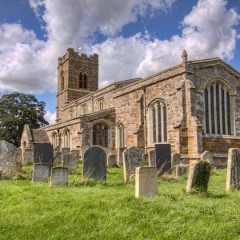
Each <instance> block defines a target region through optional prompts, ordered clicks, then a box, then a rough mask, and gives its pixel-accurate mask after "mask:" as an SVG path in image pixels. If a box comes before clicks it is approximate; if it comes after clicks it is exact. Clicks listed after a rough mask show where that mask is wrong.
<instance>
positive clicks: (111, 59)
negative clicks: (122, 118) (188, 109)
mask: <svg viewBox="0 0 240 240" xmlns="http://www.w3.org/2000/svg"><path fill="white" fill-rule="evenodd" d="M174 1H175V0H128V1H118V0H115V1H113V0H102V1H99V0H88V1H82V0H69V1H61V3H60V1H51V0H29V4H30V6H31V7H32V9H33V10H34V11H35V13H36V15H37V16H38V17H39V19H40V21H41V22H42V23H43V25H42V27H43V28H44V29H45V31H46V39H47V40H46V41H43V40H39V39H37V37H36V35H35V33H34V32H33V31H29V30H26V29H24V28H23V26H21V25H20V24H2V25H0V81H1V84H0V91H6V90H11V91H12V90H16V91H28V92H32V93H40V92H41V91H42V92H44V91H46V90H48V91H49V90H50V91H51V90H52V91H55V90H56V66H57V61H56V60H57V58H58V57H59V56H61V55H63V54H64V52H65V50H66V49H67V48H68V47H75V48H76V47H77V46H79V45H80V46H83V48H84V49H85V50H86V51H87V52H88V53H91V52H96V53H99V55H100V86H104V85H106V84H108V83H111V82H113V81H118V80H124V79H128V78H132V77H143V76H147V75H149V74H152V73H155V72H158V71H160V70H162V69H164V68H167V67H170V66H172V65H174V64H178V63H179V62H180V56H181V51H182V49H183V48H185V49H186V50H187V51H188V54H189V58H190V59H197V58H206V57H215V56H219V57H222V58H225V59H226V60H230V59H231V58H232V57H233V54H234V50H235V46H236V40H237V32H236V30H235V26H236V25H237V24H238V23H239V16H238V14H237V12H236V11H235V10H234V9H227V8H226V4H227V2H226V0H218V1H215V0H199V1H198V3H197V5H196V6H194V7H193V9H192V11H191V12H190V13H189V14H188V15H187V16H185V17H184V19H183V21H182V23H181V34H179V35H174V36H172V37H171V38H170V39H165V40H161V39H157V38H155V39H152V37H151V36H149V35H150V34H149V33H148V32H146V33H142V34H140V33H138V34H135V35H134V36H130V37H128V38H123V37H121V36H120V31H121V30H122V28H123V26H125V25H126V24H128V23H130V22H135V21H137V19H138V17H147V16H154V14H155V12H156V11H159V10H162V11H166V10H167V9H169V8H171V6H172V4H173V3H174ZM96 33H101V34H103V35H105V36H106V37H107V40H105V41H103V42H102V43H94V36H95V34H96Z"/></svg>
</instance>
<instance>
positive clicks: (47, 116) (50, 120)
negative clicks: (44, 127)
mask: <svg viewBox="0 0 240 240" xmlns="http://www.w3.org/2000/svg"><path fill="white" fill-rule="evenodd" d="M44 118H45V119H46V120H47V121H48V123H49V124H54V123H55V120H56V112H54V113H52V112H50V111H47V112H46V114H45V116H44Z"/></svg>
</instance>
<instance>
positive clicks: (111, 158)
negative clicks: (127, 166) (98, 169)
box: [107, 154, 117, 167]
mask: <svg viewBox="0 0 240 240" xmlns="http://www.w3.org/2000/svg"><path fill="white" fill-rule="evenodd" d="M116 164H117V156H116V155H112V154H111V155H108V156H107V166H108V167H115V166H116Z"/></svg>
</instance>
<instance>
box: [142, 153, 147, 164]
mask: <svg viewBox="0 0 240 240" xmlns="http://www.w3.org/2000/svg"><path fill="white" fill-rule="evenodd" d="M142 159H143V164H144V165H148V153H147V152H146V153H143V155H142Z"/></svg>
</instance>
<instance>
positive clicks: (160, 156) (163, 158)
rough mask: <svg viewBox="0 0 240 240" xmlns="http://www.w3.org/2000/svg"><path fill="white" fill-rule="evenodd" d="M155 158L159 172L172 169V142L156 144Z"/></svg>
mask: <svg viewBox="0 0 240 240" xmlns="http://www.w3.org/2000/svg"><path fill="white" fill-rule="evenodd" d="M155 158H156V164H157V169H158V171H159V172H158V174H159V175H161V174H163V173H165V172H169V171H170V170H171V144H155Z"/></svg>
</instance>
